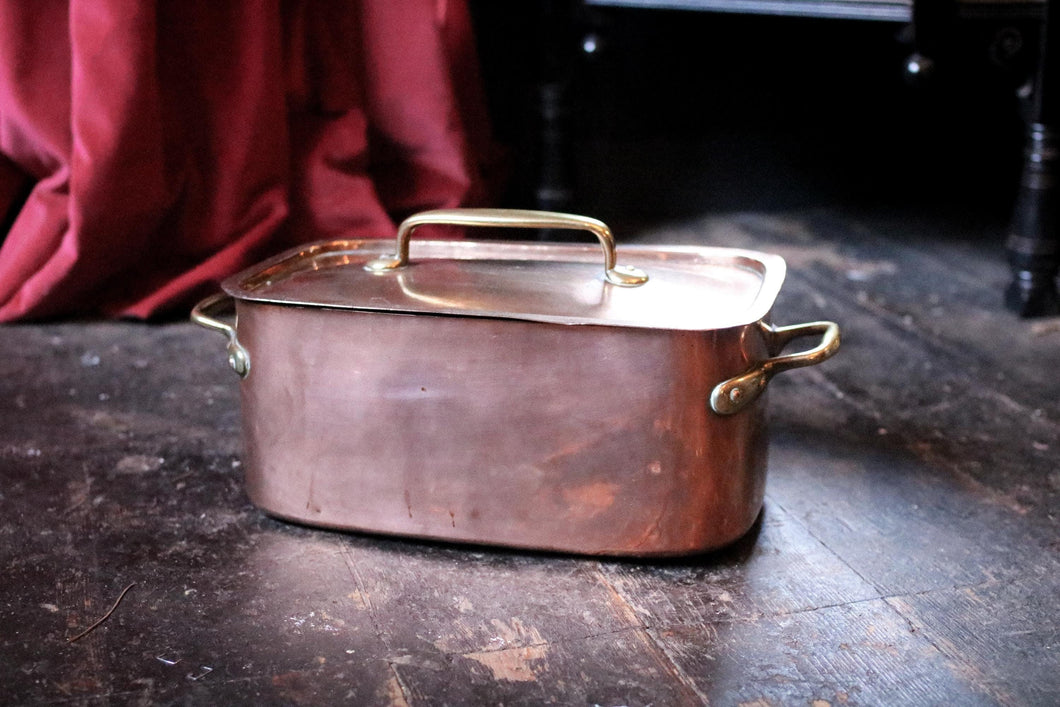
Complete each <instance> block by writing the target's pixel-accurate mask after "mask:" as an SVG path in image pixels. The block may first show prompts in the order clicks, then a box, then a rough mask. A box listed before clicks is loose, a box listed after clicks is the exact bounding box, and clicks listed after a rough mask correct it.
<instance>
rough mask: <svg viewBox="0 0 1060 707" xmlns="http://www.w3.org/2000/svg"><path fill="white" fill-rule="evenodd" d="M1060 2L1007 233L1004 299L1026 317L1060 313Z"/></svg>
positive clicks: (1045, 35)
mask: <svg viewBox="0 0 1060 707" xmlns="http://www.w3.org/2000/svg"><path fill="white" fill-rule="evenodd" d="M1058 5H1060V2H1057V0H1049V2H1048V3H1047V5H1046V9H1045V13H1046V14H1045V18H1044V20H1043V22H1042V30H1041V32H1042V34H1041V40H1040V42H1039V59H1038V67H1037V71H1036V75H1035V77H1034V78H1035V80H1034V89H1033V94H1032V96H1031V103H1030V106H1029V116H1028V127H1027V142H1026V146H1025V148H1024V151H1023V177H1022V179H1021V181H1020V190H1019V196H1018V197H1017V200H1016V208H1015V213H1014V214H1013V216H1012V226H1011V228H1010V230H1009V237H1008V243H1007V246H1008V257H1009V263H1010V265H1011V266H1012V283H1011V284H1010V285H1009V287H1008V291H1007V292H1006V296H1005V301H1006V304H1007V305H1008V307H1009V308H1010V309H1013V310H1014V311H1016V312H1018V313H1019V314H1020V316H1024V317H1041V316H1049V315H1054V314H1060V297H1058V296H1057V290H1056V276H1057V272H1058V271H1060V230H1058V226H1060V223H1058V222H1057V208H1058V205H1057V198H1058V197H1060V171H1058V167H1060V155H1058V154H1057V149H1058V148H1060V134H1058V132H1057V131H1058V130H1060V122H1058V121H1060V110H1058V108H1060V106H1058V105H1057V100H1058V99H1057V91H1056V87H1055V86H1053V85H1052V83H1054V82H1055V81H1056V80H1057V79H1058V78H1060V66H1058V65H1057V60H1058V57H1060V52H1057V51H1056V50H1055V48H1051V47H1050V46H1049V41H1050V40H1052V41H1056V39H1057V37H1058V36H1060V35H1057V32H1056V27H1057V22H1058V20H1060V17H1058V14H1060V7H1058Z"/></svg>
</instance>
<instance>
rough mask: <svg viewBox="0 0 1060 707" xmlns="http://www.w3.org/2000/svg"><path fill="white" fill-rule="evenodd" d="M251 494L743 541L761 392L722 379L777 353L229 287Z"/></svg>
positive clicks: (364, 515) (392, 515) (373, 524)
mask: <svg viewBox="0 0 1060 707" xmlns="http://www.w3.org/2000/svg"><path fill="white" fill-rule="evenodd" d="M237 315H238V333H239V340H240V342H242V345H243V346H244V347H245V349H246V351H247V352H249V355H250V360H251V361H252V362H253V365H252V367H251V370H250V372H249V374H248V375H247V376H246V378H245V379H244V380H243V382H242V384H241V385H242V404H243V425H244V446H245V468H246V477H247V479H246V480H247V489H248V493H249V495H250V497H251V499H252V501H253V502H254V503H255V504H256V505H258V506H259V507H261V508H262V509H264V510H265V511H267V512H268V513H270V514H273V515H275V516H278V517H281V518H285V519H289V520H294V521H298V522H302V523H307V524H311V525H317V526H326V527H332V528H341V529H350V530H358V531H368V532H373V533H385V534H396V535H402V536H412V537H419V538H432V539H440V540H448V541H459V542H467V543H478V544H491V545H503V546H509V547H519V548H533V549H539V550H552V551H562V552H574V553H581V554H606V555H681V554H688V553H695V552H701V551H705V550H709V549H713V548H717V547H720V546H723V545H725V544H727V543H730V542H732V541H733V540H736V539H737V538H739V537H740V536H742V535H743V534H744V533H745V532H746V531H747V530H748V529H749V528H750V527H751V525H752V524H753V523H754V521H755V518H756V517H757V515H758V513H759V510H760V509H761V506H762V499H763V494H764V488H765V475H766V452H767V444H766V431H765V419H764V416H765V412H764V411H765V396H764V395H763V396H762V397H760V398H758V399H757V400H755V401H754V402H752V403H751V404H749V405H747V406H746V407H745V408H743V409H742V410H741V411H740V412H739V413H738V414H733V415H727V416H723V415H718V414H715V413H714V412H712V411H711V409H710V403H709V399H710V396H711V391H712V389H713V388H714V387H715V386H716V385H717V383H718V381H721V380H725V379H726V378H730V377H732V376H735V375H738V374H740V373H742V372H744V371H746V370H748V369H749V368H752V367H754V366H755V365H756V364H757V363H759V362H761V361H764V360H766V359H767V358H768V357H769V355H770V351H769V349H770V342H769V341H768V336H767V335H766V332H767V331H768V328H766V327H763V326H762V324H763V322H755V323H753V324H750V325H747V326H740V327H731V328H725V329H718V330H710V331H683V330H659V329H640V328H626V327H608V326H596V325H567V324H554V323H541V322H528V321H520V320H506V319H499V318H486V317H454V316H421V315H404V314H396V313H381V312H370V311H367V312H366V311H351V310H339V309H329V308H326V307H304V306H289V305H277V304H270V303H262V302H255V301H237Z"/></svg>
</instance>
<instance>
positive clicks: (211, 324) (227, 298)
mask: <svg viewBox="0 0 1060 707" xmlns="http://www.w3.org/2000/svg"><path fill="white" fill-rule="evenodd" d="M234 302H235V300H234V299H233V298H232V297H231V295H228V294H226V293H224V292H220V293H218V294H216V295H210V296H209V297H207V298H206V299H204V300H203V301H201V302H199V303H198V304H197V305H195V306H194V307H192V308H191V321H193V322H195V323H196V324H198V325H199V326H203V327H206V328H207V329H212V330H214V331H218V332H220V333H222V334H224V335H225V336H226V337H228V365H229V366H231V368H232V370H233V371H235V372H236V373H238V374H239V377H240V378H246V377H247V375H249V374H250V354H248V353H247V350H246V349H245V348H243V345H242V344H241V343H239V339H238V337H237V336H236V330H235V328H234V327H232V326H230V325H228V324H226V323H225V322H223V321H221V320H220V319H215V317H217V316H220V314H221V313H222V312H226V311H230V310H231V309H232V308H233V307H232V305H233V303H234Z"/></svg>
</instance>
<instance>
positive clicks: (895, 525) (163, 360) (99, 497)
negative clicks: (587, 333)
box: [0, 209, 1060, 705]
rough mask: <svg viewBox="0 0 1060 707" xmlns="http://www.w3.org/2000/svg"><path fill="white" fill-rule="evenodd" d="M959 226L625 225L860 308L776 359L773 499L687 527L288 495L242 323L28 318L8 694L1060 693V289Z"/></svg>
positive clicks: (152, 698) (11, 362)
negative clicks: (1013, 287)
mask: <svg viewBox="0 0 1060 707" xmlns="http://www.w3.org/2000/svg"><path fill="white" fill-rule="evenodd" d="M936 227H937V224H933V223H932V222H931V221H930V220H924V219H921V220H917V219H912V218H908V219H898V222H896V223H888V222H887V219H881V218H874V219H872V220H870V221H869V222H862V221H859V220H858V219H857V218H855V217H854V216H851V215H848V214H842V213H836V212H835V211H832V210H828V209H816V210H808V211H805V212H799V213H784V214H775V215H766V214H762V213H753V212H748V213H737V214H729V215H707V216H703V217H700V218H693V219H688V220H683V221H679V222H673V223H668V224H666V225H663V226H659V227H657V228H654V229H651V228H648V229H644V230H640V231H637V232H636V233H632V234H620V235H624V236H626V239H627V240H638V241H653V240H659V239H663V240H667V241H670V242H709V243H724V244H728V245H734V246H741V247H756V248H761V249H766V250H770V251H773V252H778V253H780V254H782V255H784V256H785V257H786V258H787V260H788V263H789V267H790V275H789V278H788V281H787V283H786V285H785V288H784V290H783V292H782V295H781V298H780V301H779V302H778V305H777V308H776V317H777V320H778V321H779V322H781V323H795V322H802V321H808V320H812V319H817V318H821V317H827V318H831V319H834V320H836V321H838V322H840V323H841V325H842V327H843V332H844V344H843V349H842V351H841V352H840V354H839V355H837V356H836V358H834V359H833V360H831V361H829V362H828V363H826V364H824V365H822V366H820V367H818V368H815V369H804V370H802V371H796V372H792V373H788V374H785V375H783V376H780V377H778V378H777V379H775V381H774V382H773V384H772V390H771V397H770V401H769V405H770V408H771V410H772V427H771V434H772V437H771V448H770V453H771V465H770V475H769V480H768V487H767V497H766V504H765V510H764V512H763V515H762V518H761V520H760V522H759V523H758V525H757V526H756V527H755V528H754V530H753V531H752V532H751V534H750V535H749V536H748V537H746V538H745V539H744V540H742V541H741V542H739V543H738V544H737V545H736V546H734V547H732V548H730V549H728V550H726V551H723V552H720V553H717V554H712V555H708V556H703V557H695V558H690V559H684V560H672V561H656V562H639V561H615V560H608V559H585V558H577V557H564V556H550V555H537V554H532V553H519V552H507V551H502V550H489V549H482V548H463V547H449V546H443V545H433V544H426V543H420V542H410V541H403V540H399V539H384V538H373V537H364V536H360V535H350V534H342V533H335V532H326V531H318V530H312V529H307V528H303V527H295V526H292V525H288V524H285V523H282V522H279V521H275V520H271V519H269V518H268V517H266V516H264V515H262V514H261V513H260V512H258V511H257V510H255V509H254V508H253V507H251V506H250V505H249V504H248V502H247V500H246V498H245V497H244V495H243V489H242V480H241V469H240V454H241V452H240V442H239V432H238V424H239V410H238V401H237V386H238V382H237V379H236V377H235V376H234V375H233V374H231V372H230V371H228V370H227V368H226V367H225V365H224V361H223V345H222V341H221V339H220V337H217V336H216V335H213V334H210V333H209V332H205V331H204V330H201V329H198V328H195V327H193V326H192V325H190V324H184V323H170V324H165V325H153V326H147V325H141V324H134V323H93V324H87V323H56V324H46V325H45V324H42V325H31V326H9V327H4V328H0V419H2V420H3V426H2V429H0V566H2V567H3V568H4V570H3V580H2V582H0V655H2V656H3V659H2V660H0V681H2V683H3V684H4V690H5V697H4V701H5V702H8V703H11V704H63V703H70V704H106V703H117V704H132V703H143V704H177V703H180V704H185V703H195V704H236V703H242V704H338V703H344V704H397V705H403V704H411V705H435V704H452V705H457V704H542V703H557V704H598V705H648V704H654V705H663V704H708V703H709V704H714V705H741V704H742V705H788V704H802V705H810V704H812V705H825V704H831V705H841V704H850V705H854V704H857V705H899V704H915V705H938V704H1001V705H1024V704H1034V705H1049V704H1057V703H1058V701H1060V602H1058V601H1057V597H1058V596H1060V532H1058V530H1060V528H1058V526H1060V521H1058V509H1060V505H1058V503H1057V500H1058V495H1060V465H1058V459H1060V379H1058V378H1057V376H1056V364H1057V361H1058V356H1060V353H1058V352H1060V322H1058V321H1039V322H1024V321H1018V320H1016V319H1014V318H1012V317H1011V316H1010V315H1008V314H1007V313H1005V312H1004V311H1002V310H1001V309H1000V308H999V304H998V303H999V288H1000V287H1001V286H1002V285H1003V283H1004V282H1005V279H1006V275H1007V273H1006V269H1005V267H1004V265H1003V262H1002V261H1001V260H1000V259H999V258H997V257H996V256H997V253H996V250H997V249H996V247H994V246H993V245H989V244H984V243H983V242H980V241H978V240H976V239H974V238H971V239H954V238H950V237H946V236H940V233H941V231H940V230H936ZM125 589H128V591H127V593H125V594H124V595H122V592H123V591H124V590H125ZM119 597H120V598H121V601H120V602H119V603H118V604H117V606H116V607H114V604H115V602H116V601H117V600H118V599H119ZM111 608H113V609H114V610H113V613H112V614H110V616H109V618H108V619H107V620H106V621H105V622H104V623H102V624H101V625H99V626H98V627H96V628H95V629H94V630H92V631H91V632H90V633H88V634H86V635H84V636H83V637H81V638H79V639H78V640H76V641H71V639H72V638H74V637H75V636H77V634H79V633H80V632H82V631H83V630H85V629H87V628H89V627H90V626H92V624H93V622H95V621H96V620H97V619H99V618H101V617H102V616H104V615H106V613H107V612H108V610H110V609H111Z"/></svg>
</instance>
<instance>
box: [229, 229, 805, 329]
mask: <svg viewBox="0 0 1060 707" xmlns="http://www.w3.org/2000/svg"><path fill="white" fill-rule="evenodd" d="M498 215H501V216H504V217H505V218H509V219H512V220H508V221H503V222H502V223H501V225H505V226H516V227H544V228H549V227H557V225H558V226H562V227H570V228H584V229H586V230H592V231H593V232H594V233H596V235H598V237H600V241H601V245H602V246H603V248H604V257H603V259H602V258H601V250H600V247H598V246H590V245H578V244H559V243H527V242H516V241H502V240H495V241H474V240H446V241H418V240H414V241H412V242H411V243H409V240H408V236H409V235H410V234H411V231H412V229H413V228H415V227H416V226H417V225H421V224H423V223H458V224H462V225H484V224H487V223H488V224H490V225H496V224H497V218H498ZM531 216H532V218H531ZM544 217H549V218H551V219H552V220H548V221H547V224H548V225H541V224H542V223H543V222H542V220H541V219H542V218H543V216H542V212H521V211H509V210H491V209H474V210H459V209H458V210H448V211H438V212H425V213H424V214H421V215H418V216H416V217H413V218H414V219H418V220H419V221H418V222H417V223H413V224H412V225H411V226H410V225H408V222H406V224H403V225H402V229H400V230H399V240H398V247H397V255H396V256H389V257H388V256H387V254H388V253H391V252H393V250H394V248H393V244H392V242H391V241H388V240H337V241H329V242H321V243H315V244H312V245H308V246H305V247H302V248H297V249H294V250H290V251H288V252H286V253H283V254H281V255H278V256H276V257H274V258H272V259H270V260H267V261H265V262H264V263H262V264H260V265H258V266H256V267H254V268H251V269H248V270H246V271H244V272H242V273H240V274H238V275H235V276H233V277H231V278H229V279H228V280H226V281H225V282H224V283H223V286H224V289H225V291H227V292H228V293H229V294H230V295H232V296H233V297H235V298H237V299H241V300H249V301H255V302H266V303H273V304H280V305H298V306H309V307H327V308H333V309H350V310H359V311H373V312H388V313H401V314H431V315H455V316H475V317H494V318H505V319H521V320H528V321H537V322H551V323H560V324H596V325H606V326H625V327H641V328H652V329H684V330H710V329H721V328H727V327H734V326H743V325H746V324H749V323H752V322H755V321H757V320H759V319H762V318H763V317H765V316H766V314H767V313H768V312H769V310H770V308H771V307H772V305H773V301H774V299H775V298H776V295H777V292H778V291H779V289H780V285H781V283H782V281H783V279H784V270H785V266H784V261H783V259H782V258H780V257H779V256H776V255H769V254H765V253H758V252H754V251H747V250H736V249H728V248H709V247H696V246H625V247H621V248H618V249H617V251H616V250H615V249H614V246H613V240H609V239H610V232H609V231H607V233H606V234H605V235H606V237H604V236H601V235H600V232H599V227H601V226H602V227H603V228H604V229H606V226H603V224H601V223H600V222H598V221H594V220H592V219H585V218H584V217H573V216H568V215H565V214H547V213H545V214H544ZM528 218H529V219H530V221H529V223H528V221H527V219H528ZM556 218H559V219H564V220H560V221H557V220H555V219H556ZM565 219H577V221H576V222H574V223H572V222H569V221H566V220H565ZM402 236H403V237H404V241H402ZM609 248H610V249H611V250H610V252H609V251H608V249H609ZM381 256H382V257H381ZM616 260H617V262H619V263H621V265H618V264H616ZM602 264H603V267H601V265H602Z"/></svg>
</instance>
